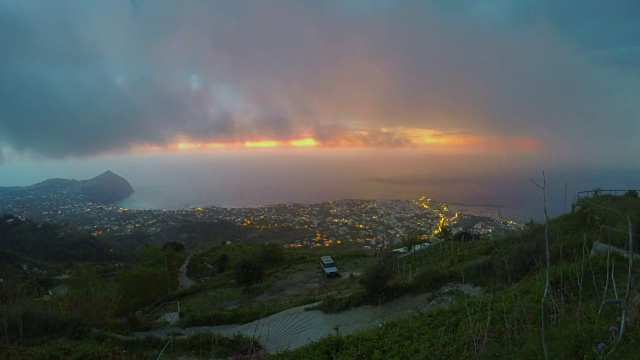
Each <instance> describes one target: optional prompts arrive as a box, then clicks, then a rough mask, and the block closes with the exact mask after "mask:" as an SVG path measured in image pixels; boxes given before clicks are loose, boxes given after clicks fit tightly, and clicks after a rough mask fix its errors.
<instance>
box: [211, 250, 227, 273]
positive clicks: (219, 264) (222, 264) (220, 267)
mask: <svg viewBox="0 0 640 360" xmlns="http://www.w3.org/2000/svg"><path fill="white" fill-rule="evenodd" d="M213 264H214V265H215V267H216V270H217V271H218V272H219V273H222V272H224V271H225V270H226V269H227V265H229V255H227V254H226V253H222V254H220V255H218V257H216V259H215V260H214V262H213Z"/></svg>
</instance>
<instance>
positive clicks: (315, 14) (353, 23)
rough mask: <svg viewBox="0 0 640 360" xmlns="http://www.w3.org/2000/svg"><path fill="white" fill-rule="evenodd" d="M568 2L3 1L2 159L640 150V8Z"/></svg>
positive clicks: (605, 154) (604, 154)
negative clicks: (295, 142) (273, 151)
mask: <svg viewBox="0 0 640 360" xmlns="http://www.w3.org/2000/svg"><path fill="white" fill-rule="evenodd" d="M563 4H564V3H563ZM563 4H562V5H557V4H556V2H552V1H546V2H545V1H543V2H538V1H536V2H533V1H531V2H524V3H522V4H518V5H514V4H512V2H510V1H498V0H496V1H488V2H483V3H482V5H477V4H472V3H468V4H466V5H464V4H463V3H460V4H458V5H452V2H449V1H434V2H432V3H428V4H424V3H423V2H411V1H409V2H407V1H402V2H397V3H396V2H394V1H345V2H342V1H340V2H337V1H336V2H332V1H328V2H318V1H277V2H271V1H270V2H264V1H242V2H229V1H219V2H218V1H215V2H214V1H210V2H199V1H180V2H175V1H148V0H136V1H124V0H121V1H109V2H102V1H92V2H90V1H59V2H45V3H43V2H35V1H34V2H31V1H21V2H14V1H3V0H0V46H1V47H2V51H0V154H2V153H4V154H5V157H6V156H7V154H14V155H16V154H17V155H20V156H24V155H27V156H44V157H66V156H87V155H95V154H100V153H104V152H114V151H129V150H130V149H131V148H134V147H137V146H158V147H166V146H170V145H171V144H175V143H177V142H195V143H238V142H239V143H243V142H246V141H260V140H275V141H278V140H280V141H287V140H291V139H305V138H313V139H315V140H317V141H318V143H319V144H325V145H327V146H349V145H354V144H355V145H357V146H373V147H376V146H409V145H415V141H413V140H412V139H413V138H415V136H413V137H412V135H411V133H412V131H413V132H415V131H418V130H416V129H420V130H419V131H422V132H430V133H432V134H436V135H438V134H439V135H440V136H445V135H451V134H452V135H455V136H457V137H458V138H464V139H475V140H474V141H471V142H467V145H468V144H470V143H472V144H487V143H492V142H493V143H496V144H503V145H504V144H506V146H507V147H510V146H511V147H516V148H523V149H530V148H531V146H529V147H527V146H520V145H521V143H523V144H540V145H542V146H540V147H538V148H537V150H536V151H539V152H540V156H549V154H550V153H554V154H555V155H554V157H555V158H560V159H562V160H565V161H572V160H574V159H576V158H579V157H582V158H584V157H589V158H590V159H594V161H599V162H608V161H609V159H610V158H613V157H619V156H621V155H622V154H625V153H628V152H629V151H632V150H633V149H637V147H638V145H637V141H638V137H637V135H636V134H638V130H639V124H640V122H638V121H637V119H635V116H636V114H637V113H638V105H637V104H640V101H638V100H640V99H638V95H637V94H640V92H639V91H638V90H640V89H639V87H640V77H639V75H640V72H639V71H638V70H639V67H638V64H639V63H640V61H638V59H640V57H639V56H638V54H639V53H638V51H635V50H636V49H637V48H638V46H640V44H638V43H637V42H635V43H634V41H638V40H636V39H639V38H640V25H637V24H640V21H638V20H639V19H638V15H639V14H640V8H639V7H638V6H637V5H634V2H633V1H624V2H622V1H621V2H619V3H616V4H614V3H613V2H607V3H606V4H605V3H602V2H599V1H592V2H591V1H585V2H580V4H579V6H577V5H576V6H575V7H569V6H566V5H563ZM498 148H500V146H498ZM3 149H4V151H2V150H3ZM0 158H1V157H0Z"/></svg>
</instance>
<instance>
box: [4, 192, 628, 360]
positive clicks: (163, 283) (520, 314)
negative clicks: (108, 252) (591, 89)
mask: <svg viewBox="0 0 640 360" xmlns="http://www.w3.org/2000/svg"><path fill="white" fill-rule="evenodd" d="M629 224H631V227H629ZM205 225H206V224H202V226H201V227H197V228H193V229H192V230H193V231H195V232H196V233H199V234H200V235H199V236H200V238H202V239H203V240H202V242H201V243H200V244H199V247H198V248H197V249H196V250H195V251H193V252H191V253H189V254H187V253H184V250H183V249H184V248H183V247H181V246H179V245H178V244H170V246H164V247H163V248H157V247H154V246H148V247H147V248H145V249H144V250H143V252H142V253H141V254H140V258H139V262H138V263H137V265H135V266H133V267H131V268H127V269H121V270H118V271H116V274H115V275H110V276H109V277H104V276H100V273H98V272H96V270H91V269H90V268H85V269H83V270H82V271H80V272H74V273H73V274H72V276H71V278H70V279H69V280H67V281H66V282H65V283H64V284H65V286H67V287H68V289H69V293H68V294H67V295H64V294H63V295H60V296H59V297H56V298H55V301H56V303H57V304H58V305H59V306H58V307H51V306H49V305H47V304H45V303H42V302H38V301H31V300H29V295H28V294H29V293H26V292H22V294H23V295H22V297H20V295H19V294H20V293H15V292H8V291H6V290H7V289H17V288H21V287H20V286H19V283H15V282H13V281H12V282H10V283H6V284H5V287H4V288H2V289H3V292H2V294H0V295H1V296H3V299H5V302H4V303H5V304H8V305H6V306H5V307H4V308H3V309H5V310H6V311H7V312H6V314H8V316H7V317H5V318H4V319H5V320H4V321H7V325H8V326H6V327H4V328H5V329H8V332H7V333H6V336H5V337H4V338H6V339H8V340H7V341H6V342H4V343H2V344H3V345H0V346H1V347H0V354H2V352H3V351H4V352H5V353H9V352H12V353H13V354H16V356H14V357H20V356H22V357H23V358H45V359H60V358H71V357H76V358H93V359H107V358H109V357H110V356H113V354H119V353H121V352H122V351H123V350H126V351H127V353H128V354H129V355H130V356H133V355H136V356H137V357H138V358H156V357H157V356H158V354H159V353H160V351H161V350H162V348H163V346H165V344H168V343H170V342H171V343H172V344H173V345H172V346H173V353H172V356H176V357H177V356H187V357H186V358H194V359H204V358H228V357H229V356H232V355H233V354H247V353H248V352H249V353H251V354H253V355H251V356H254V357H253V358H255V357H258V358H269V359H354V358H363V359H395V358H398V359H496V358H498V359H513V358H526V359H542V358H544V353H543V348H542V340H541V339H542V336H541V329H542V325H543V324H544V326H545V339H546V342H547V349H548V358H549V359H602V358H616V359H634V358H636V352H637V350H636V349H637V348H638V346H640V327H638V325H640V322H639V315H638V310H639V308H638V304H639V303H640V292H639V290H640V276H638V274H637V271H636V270H635V267H631V268H629V261H628V259H627V258H625V257H624V256H622V255H620V254H617V253H615V252H610V253H608V252H606V251H605V252H594V253H593V254H592V253H591V249H592V245H593V244H594V242H596V241H598V242H600V243H604V244H609V243H610V244H611V245H613V246H617V247H620V248H625V247H627V245H628V241H629V234H630V233H631V236H632V238H633V239H634V240H635V239H636V238H637V234H638V233H640V199H639V198H638V196H637V194H636V193H633V192H629V193H628V194H627V195H625V196H609V195H599V196H594V197H591V198H583V199H580V201H579V202H578V203H577V204H575V206H574V207H573V211H572V212H571V213H569V214H565V215H563V216H560V217H558V218H555V219H552V220H551V221H550V222H549V228H548V239H549V243H550V245H551V246H550V260H551V261H550V263H551V266H552V267H551V271H550V282H549V284H550V291H549V296H548V297H547V298H546V299H545V301H544V304H545V309H544V311H543V310H542V309H541V303H542V297H543V293H544V289H545V278H546V272H545V266H544V264H545V226H544V224H536V223H529V224H528V225H527V226H526V228H525V229H524V230H523V231H519V232H512V233H507V234H505V235H503V236H501V237H497V238H484V237H482V238H479V239H478V238H476V237H472V238H471V237H464V236H455V234H451V233H450V232H448V231H444V232H443V233H441V234H440V238H439V239H438V241H434V242H433V243H432V245H431V246H429V247H427V248H426V249H425V250H422V251H419V252H414V253H408V254H404V255H400V256H399V255H395V254H394V253H388V254H385V253H378V252H365V251H354V250H343V251H342V252H339V251H337V250H335V249H325V248H318V249H296V248H284V247H281V246H278V245H276V244H252V243H249V242H242V241H239V242H237V243H236V242H233V243H231V244H228V243H225V242H222V241H218V240H215V239H216V238H217V235H216V233H217V231H218V230H216V229H214V228H210V229H209V228H208V227H205ZM207 226H209V225H207ZM630 229H631V230H630ZM176 235H178V233H176ZM189 237H192V236H189ZM207 238H211V239H214V240H213V241H210V242H207V241H205V240H204V239H207ZM431 240H436V239H431ZM325 254H330V255H332V257H333V258H334V260H336V262H337V263H338V264H339V268H340V271H341V272H343V276H342V277H341V278H336V279H327V278H325V277H324V276H323V275H322V272H321V271H318V269H317V266H318V264H317V262H318V259H319V256H320V255H325ZM184 259H190V260H189V261H187V262H185V263H184V264H185V265H184V266H183V270H180V272H182V271H184V272H186V274H187V275H188V276H189V277H191V278H192V279H194V280H198V282H197V283H196V284H195V285H194V286H191V287H188V288H179V287H178V283H179V282H178V276H179V271H178V268H179V267H180V264H181V263H183V261H184ZM629 269H631V270H629ZM629 274H631V277H630V278H629ZM182 276H184V273H183V275H182ZM86 279H91V281H90V282H87V281H86ZM629 279H630V281H629V283H630V284H631V286H629V287H628V286H627V284H628V280H629ZM27 288H28V287H27ZM627 288H629V289H630V290H631V291H630V292H629V296H628V299H629V301H628V305H627V306H626V313H624V315H623V308H622V307H621V306H620V305H615V304H613V305H603V300H604V299H624V298H625V296H626V294H627ZM469 289H476V290H474V291H469ZM16 294H18V295H16ZM20 299H22V300H20ZM80 300H81V301H80ZM175 301H179V304H180V320H179V322H178V323H177V324H175V326H174V327H170V328H164V326H166V324H163V323H155V322H152V321H150V320H151V317H150V316H149V317H145V316H134V314H147V313H148V312H149V311H150V310H151V309H153V308H154V307H155V306H157V305H159V304H161V303H165V302H175ZM608 302H611V301H608ZM312 303H314V304H315V305H314V309H316V310H312V311H310V312H306V313H305V312H303V313H300V312H297V313H296V315H295V317H294V315H291V314H293V313H291V312H288V310H287V309H290V310H292V308H294V307H298V306H301V305H305V304H306V305H309V304H312ZM385 303H386V304H388V305H385ZM65 304H67V305H65ZM73 304H75V305H73ZM154 304H155V305H154ZM69 305H73V306H69ZM398 307H400V308H398ZM352 308H356V309H363V311H365V310H366V309H369V310H368V313H370V314H372V315H375V318H374V319H373V320H375V319H379V320H380V321H377V322H376V325H375V326H371V327H370V328H369V329H368V330H364V331H360V332H355V331H352V329H354V328H355V327H354V326H352V325H353V323H354V322H358V321H361V320H354V319H351V320H349V316H350V314H352V313H351V312H348V311H347V310H348V309H352ZM27 309H28V310H27ZM61 309H62V310H61ZM385 309H394V310H393V311H394V313H399V312H400V311H401V312H402V313H403V315H402V316H401V317H400V318H395V316H385V314H384V312H385V311H387V310H385ZM283 310H287V311H284V312H283ZM318 310H320V311H322V312H324V313H326V314H331V316H332V319H335V318H336V317H335V316H334V314H344V316H343V318H344V319H346V320H344V321H347V322H344V321H343V320H340V321H339V322H337V323H336V324H337V325H336V326H335V327H334V328H333V331H329V333H328V334H329V335H328V336H325V337H323V338H319V339H318V338H311V340H315V341H313V342H311V343H308V342H309V339H307V338H306V337H305V338H304V339H302V340H303V341H302V342H298V341H297V340H296V342H295V344H296V346H295V348H290V349H288V350H286V347H287V345H286V343H287V342H286V341H287V339H292V338H291V337H292V336H295V334H296V333H298V332H300V331H302V328H299V326H302V323H301V322H300V320H301V319H304V320H305V321H306V323H307V324H312V322H311V320H309V319H312V318H315V319H318V320H316V321H323V320H322V316H321V313H320V312H319V311H318ZM276 313H279V315H278V318H279V319H280V320H278V322H277V325H278V326H277V327H275V328H269V329H267V330H264V331H263V329H262V328H260V331H255V330H258V325H256V327H255V330H254V331H249V330H252V329H251V327H252V326H253V325H248V326H249V328H248V330H247V329H245V330H244V332H241V333H239V334H236V336H232V335H229V337H225V336H222V335H220V334H219V333H212V332H211V331H215V330H214V329H229V328H233V329H243V327H238V326H237V325H227V327H226V328H225V327H223V328H220V327H216V328H213V326H222V325H225V324H253V323H252V321H254V320H260V319H265V318H266V317H267V316H269V315H271V314H276ZM360 313H364V312H362V311H361V312H360ZM20 314H22V315H20ZM27 314H30V315H29V316H36V318H35V319H31V318H29V317H28V316H27ZM287 314H289V315H287ZM305 314H306V315H305ZM20 316H24V317H23V319H25V321H24V323H23V326H24V329H27V330H25V331H24V333H22V334H20V333H18V332H17V324H18V323H17V321H18V319H21V317H20ZM623 318H624V319H625V321H623V320H622V319H623ZM29 319H31V320H29ZM36 319H37V320H39V321H34V320H36ZM0 321H3V320H2V318H0ZM39 323H46V324H47V326H48V328H47V329H48V330H43V328H42V327H41V326H40V325H39ZM259 323H260V321H258V322H257V323H256V324H259ZM287 324H288V325H287ZM265 326H266V325H265ZM91 327H93V328H96V329H99V330H96V331H94V332H93V333H90V332H88V331H87V328H91ZM153 328H159V329H157V330H156V331H152V332H149V333H145V332H143V331H146V330H151V329H153ZM245 328H247V326H245ZM360 328H362V327H360ZM1 329H2V327H1V326H0V331H2V330H1ZM141 331H142V332H141ZM218 331H223V330H218ZM307 333H309V334H311V333H315V332H314V331H310V330H309V331H307V332H303V334H307ZM114 334H118V335H117V336H116V335H114ZM133 334H138V336H132V335H133ZM144 334H148V336H149V335H152V334H153V336H154V337H150V338H149V337H147V338H145V337H144ZM242 334H247V335H248V336H252V334H253V335H255V336H256V338H255V339H253V340H251V339H249V338H248V337H247V336H246V335H242ZM325 334H326V332H325ZM0 335H3V334H2V333H0ZM123 335H124V336H123ZM158 336H159V337H161V338H158ZM287 337H289V338H287ZM52 338H55V339H58V340H57V341H56V342H55V343H50V342H48V340H50V339H52ZM2 339H3V337H2V336H0V341H2ZM274 341H277V342H278V343H277V344H276V343H274ZM214 343H215V344H218V345H212V344H214ZM292 343H293V342H292ZM305 343H306V345H305ZM18 344H24V345H18ZM299 346H301V347H299ZM283 348H284V349H285V350H283ZM271 350H273V351H271ZM266 352H271V353H270V354H268V355H265V353H266ZM44 354H49V355H44ZM50 354H58V355H55V356H54V355H50ZM237 358H243V357H242V356H241V355H237ZM249 358H251V357H249Z"/></svg>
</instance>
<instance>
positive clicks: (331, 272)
mask: <svg viewBox="0 0 640 360" xmlns="http://www.w3.org/2000/svg"><path fill="white" fill-rule="evenodd" d="M320 265H321V266H322V271H323V272H324V274H325V275H326V276H327V277H329V276H340V273H339V272H338V267H337V266H336V263H335V262H334V261H333V259H332V258H331V256H322V257H320Z"/></svg>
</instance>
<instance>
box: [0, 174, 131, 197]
mask: <svg viewBox="0 0 640 360" xmlns="http://www.w3.org/2000/svg"><path fill="white" fill-rule="evenodd" d="M133 192H134V190H133V188H132V187H131V184H129V182H128V181H127V180H126V179H125V178H123V177H122V176H119V175H117V174H115V173H113V172H112V171H111V170H107V171H106V172H104V173H103V174H101V175H98V176H96V177H94V178H92V179H89V180H69V179H49V180H45V181H43V182H39V183H37V184H34V185H31V186H14V187H0V197H2V196H5V197H6V196H8V197H25V198H27V197H30V198H42V197H49V196H50V197H56V196H60V195H64V196H66V197H83V198H85V199H86V200H88V201H92V202H98V203H112V202H115V201H118V200H121V199H124V198H126V197H127V196H129V195H131V194H132V193H133Z"/></svg>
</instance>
